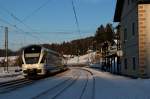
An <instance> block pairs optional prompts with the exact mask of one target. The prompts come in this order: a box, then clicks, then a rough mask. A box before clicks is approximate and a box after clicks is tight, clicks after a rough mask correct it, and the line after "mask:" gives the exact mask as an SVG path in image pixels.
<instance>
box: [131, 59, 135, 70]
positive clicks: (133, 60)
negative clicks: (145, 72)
mask: <svg viewBox="0 0 150 99" xmlns="http://www.w3.org/2000/svg"><path fill="white" fill-rule="evenodd" d="M132 64H133V70H135V69H136V60H135V57H133V58H132Z"/></svg>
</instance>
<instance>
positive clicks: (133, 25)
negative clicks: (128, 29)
mask: <svg viewBox="0 0 150 99" xmlns="http://www.w3.org/2000/svg"><path fill="white" fill-rule="evenodd" d="M132 35H133V36H134V35H135V23H132Z"/></svg>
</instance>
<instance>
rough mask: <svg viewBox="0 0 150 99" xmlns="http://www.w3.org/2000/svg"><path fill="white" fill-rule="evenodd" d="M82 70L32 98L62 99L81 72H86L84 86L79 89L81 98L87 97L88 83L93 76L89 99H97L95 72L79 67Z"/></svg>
mask: <svg viewBox="0 0 150 99" xmlns="http://www.w3.org/2000/svg"><path fill="white" fill-rule="evenodd" d="M79 70H80V72H78V74H74V76H73V77H72V78H68V79H66V80H64V81H61V82H59V83H58V84H57V85H55V86H53V87H52V88H50V89H48V90H46V91H44V92H42V93H40V94H39V95H37V96H35V97H33V98H32V99H60V98H61V95H62V94H63V93H65V92H66V91H67V90H68V89H69V88H70V87H72V86H73V85H74V84H75V83H76V81H78V80H79V78H80V76H81V72H83V71H84V72H85V81H84V82H83V83H84V84H83V88H82V89H81V90H79V91H81V92H80V93H79V96H78V97H79V99H87V98H86V97H87V96H86V95H85V94H88V91H89V89H88V87H89V86H88V84H89V80H91V78H92V81H91V83H92V87H90V91H91V93H89V94H90V98H89V99H95V78H94V76H93V73H92V72H91V71H89V70H86V69H79ZM66 99H67V97H66Z"/></svg>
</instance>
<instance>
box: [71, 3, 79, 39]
mask: <svg viewBox="0 0 150 99" xmlns="http://www.w3.org/2000/svg"><path fill="white" fill-rule="evenodd" d="M71 4H72V8H73V12H74V17H75V23H76V26H77V30H78V33H79V35H80V38H81V31H80V25H79V21H78V17H77V13H76V8H75V4H74V2H73V0H71Z"/></svg>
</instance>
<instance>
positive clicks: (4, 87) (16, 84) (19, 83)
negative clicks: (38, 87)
mask: <svg viewBox="0 0 150 99" xmlns="http://www.w3.org/2000/svg"><path fill="white" fill-rule="evenodd" d="M33 82H34V81H33V80H29V79H26V78H23V79H18V80H13V81H10V82H4V83H0V93H1V94H2V93H7V92H10V91H13V90H16V89H18V88H21V87H24V86H26V85H29V84H32V83H33Z"/></svg>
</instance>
